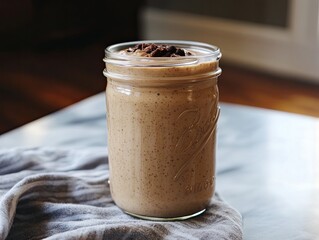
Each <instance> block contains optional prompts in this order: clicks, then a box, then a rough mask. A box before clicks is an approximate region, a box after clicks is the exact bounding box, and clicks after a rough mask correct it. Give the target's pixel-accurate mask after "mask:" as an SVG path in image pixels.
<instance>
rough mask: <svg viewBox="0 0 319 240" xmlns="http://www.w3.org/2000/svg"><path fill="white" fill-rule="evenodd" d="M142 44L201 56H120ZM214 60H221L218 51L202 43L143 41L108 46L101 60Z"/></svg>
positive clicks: (214, 47) (212, 46) (215, 47)
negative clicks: (190, 51) (196, 53)
mask: <svg viewBox="0 0 319 240" xmlns="http://www.w3.org/2000/svg"><path fill="white" fill-rule="evenodd" d="M143 43H154V44H161V45H174V46H176V47H180V48H185V49H187V50H197V51H200V52H202V53H203V54H198V55H190V56H178V57H174V58H172V57H143V56H136V55H127V54H120V53H119V51H121V50H124V49H127V48H129V47H133V46H135V45H137V44H143ZM206 58H210V59H215V60H219V59H220V58H221V52H220V49H219V48H218V47H217V46H214V45H211V44H208V43H203V42H196V41H181V40H143V41H132V42H124V43H118V44H113V45H110V46H108V47H107V48H106V49H105V58H104V59H103V60H104V62H107V61H108V59H118V60H120V59H122V60H140V61H152V62H153V61H163V60H168V59H170V60H173V59H174V60H177V59H178V60H183V59H185V60H186V59H197V60H199V59H206Z"/></svg>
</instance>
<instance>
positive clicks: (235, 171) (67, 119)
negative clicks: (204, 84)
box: [0, 93, 319, 240]
mask: <svg viewBox="0 0 319 240" xmlns="http://www.w3.org/2000/svg"><path fill="white" fill-rule="evenodd" d="M105 105H106V104H105V98H104V95H103V93H101V94H98V95H96V96H93V97H91V98H88V99H86V100H84V101H82V102H80V103H77V104H75V105H72V106H70V107H68V108H66V109H63V110H61V111H59V112H57V113H54V114H51V115H48V116H46V117H44V118H41V119H39V120H37V121H34V122H32V123H30V124H27V125H25V126H23V127H21V128H18V129H16V130H13V131H11V132H9V133H6V134H3V135H2V136H0V148H15V147H39V146H40V147H41V146H50V147H52V146H53V147H63V148H73V149H74V148H75V149H76V148H89V147H97V146H98V147H101V146H102V147H106V146H107V140H106V135H107V131H106V113H105V108H106V107H105ZM221 110H222V111H221V117H220V120H219V123H218V153H217V191H218V192H219V193H220V194H221V196H222V197H223V198H224V199H225V200H226V201H227V202H229V203H230V204H231V205H232V206H234V207H235V208H236V209H238V210H239V211H240V212H241V214H242V215H243V219H244V234H245V239H249V240H250V239H254V240H255V239H259V240H269V239H273V240H275V239H278V240H279V239H280V240H284V239H319V119H317V118H312V117H306V116H301V115H296V114H288V113H283V112H277V111H271V110H264V109H258V108H251V107H244V106H238V105H232V104H221Z"/></svg>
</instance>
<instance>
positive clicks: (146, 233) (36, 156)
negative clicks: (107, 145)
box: [0, 148, 242, 240]
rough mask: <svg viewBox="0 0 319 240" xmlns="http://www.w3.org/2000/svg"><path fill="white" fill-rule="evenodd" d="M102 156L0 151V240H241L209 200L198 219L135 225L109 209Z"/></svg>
mask: <svg viewBox="0 0 319 240" xmlns="http://www.w3.org/2000/svg"><path fill="white" fill-rule="evenodd" d="M107 180H108V161H107V150H106V149H104V148H102V149H101V148H91V149H87V150H66V149H64V150H63V149H52V148H51V149H50V148H33V149H10V150H1V151H0V239H1V240H2V239H14V240H20V239H23V240H24V239H59V240H61V239H97V240H98V239H152V240H156V239H231V240H237V239H238V240H239V239H242V219H241V216H240V214H239V213H238V212H237V211H236V210H234V209H233V208H231V207H230V206H229V205H228V204H226V203H225V202H224V201H222V200H221V199H220V198H219V197H218V195H216V196H215V197H214V200H213V201H212V202H211V205H210V207H209V209H208V210H207V211H206V212H205V213H204V214H202V215H201V216H199V217H196V218H193V219H189V220H186V221H180V222H155V221H146V220H139V219H136V218H133V217H131V216H128V215H126V214H124V213H123V212H122V211H121V210H120V209H119V208H117V207H116V206H115V204H114V203H113V201H112V199H111V196H110V190H109V186H108V184H107Z"/></svg>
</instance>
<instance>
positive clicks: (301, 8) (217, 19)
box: [143, 0, 319, 83]
mask: <svg viewBox="0 0 319 240" xmlns="http://www.w3.org/2000/svg"><path fill="white" fill-rule="evenodd" d="M143 22H144V23H145V25H144V28H143V37H144V38H147V39H158V38H170V39H191V40H197V41H204V42H209V43H211V44H216V45H218V46H219V47H220V48H221V49H222V52H223V56H224V60H225V61H227V62H232V63H236V64H240V65H242V66H248V67H251V68H255V69H259V70H262V71H266V72H270V73H275V74H277V75H278V74H279V75H284V76H288V77H292V78H294V79H296V80H300V81H312V82H316V83H319V68H318V66H319V27H318V23H319V3H318V0H307V1H300V0H258V1H255V0H241V1H237V0H223V1H219V0H189V1H183V0H148V1H147V7H146V8H145V9H144V12H143Z"/></svg>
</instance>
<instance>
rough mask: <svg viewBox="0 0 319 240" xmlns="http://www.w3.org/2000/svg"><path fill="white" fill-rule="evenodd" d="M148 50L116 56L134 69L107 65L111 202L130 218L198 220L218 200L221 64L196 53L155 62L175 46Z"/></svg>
mask: <svg viewBox="0 0 319 240" xmlns="http://www.w3.org/2000/svg"><path fill="white" fill-rule="evenodd" d="M148 46H150V44H145V45H144V46H135V47H134V46H133V47H130V48H126V49H124V50H123V49H119V50H117V51H115V52H114V53H115V55H119V56H122V57H123V56H124V58H126V57H128V58H130V60H129V62H130V64H124V65H123V64H118V63H117V62H114V61H113V62H112V61H108V60H106V75H107V78H108V84H107V89H106V95H107V119H108V147H109V164H110V187H111V194H112V197H113V199H114V201H115V203H116V204H117V205H118V206H119V207H120V208H121V209H123V210H124V211H126V212H128V213H131V214H136V215H139V216H146V217H155V218H175V217H183V216H189V215H193V214H196V213H199V212H201V211H202V210H204V209H205V208H206V207H207V205H208V204H209V201H210V199H211V197H212V195H213V193H214V186H215V149H216V146H215V144H216V122H217V119H218V115H219V108H218V88H217V76H218V75H219V73H220V69H219V67H218V59H219V57H220V56H219V55H218V57H216V56H215V57H207V58H205V57H204V56H205V54H207V53H206V52H209V51H208V50H206V52H205V50H204V49H200V47H198V48H195V49H192V47H191V46H190V47H189V48H186V47H185V48H179V47H178V46H176V48H175V50H174V52H173V51H171V53H170V55H169V54H168V53H167V52H166V53H163V52H162V53H156V54H157V55H158V56H154V54H153V53H154V52H153V51H158V50H157V49H159V48H162V49H163V48H166V49H168V48H169V47H171V45H159V44H156V45H155V46H153V45H152V48H153V50H152V51H150V50H148V51H149V52H147V51H146V50H145V48H147V47H148ZM163 51H164V52H165V51H166V50H163ZM182 51H183V52H182ZM152 54H153V55H152ZM161 54H162V55H161ZM164 54H166V55H165V56H163V55H164ZM131 57H133V58H131ZM119 58H121V57H119ZM140 58H144V59H145V60H143V61H145V63H144V65H143V64H141V61H140V60H139V59H140ZM155 58H156V59H155ZM147 59H152V62H151V63H149V62H148V61H147ZM198 59H199V60H198ZM143 61H142V63H143ZM154 61H155V62H154ZM156 61H157V62H156ZM176 61H177V64H176ZM174 62H175V63H174Z"/></svg>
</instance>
